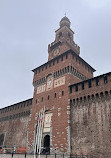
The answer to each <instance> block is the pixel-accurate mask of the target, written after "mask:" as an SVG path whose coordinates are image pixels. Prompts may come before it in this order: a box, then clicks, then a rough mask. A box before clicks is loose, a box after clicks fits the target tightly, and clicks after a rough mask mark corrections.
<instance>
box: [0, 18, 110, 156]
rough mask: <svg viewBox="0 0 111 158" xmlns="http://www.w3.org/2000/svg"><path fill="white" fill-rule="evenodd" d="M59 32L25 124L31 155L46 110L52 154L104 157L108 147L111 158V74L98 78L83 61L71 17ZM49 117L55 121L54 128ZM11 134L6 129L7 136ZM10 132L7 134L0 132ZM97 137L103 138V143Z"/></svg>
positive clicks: (37, 72)
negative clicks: (110, 151)
mask: <svg viewBox="0 0 111 158" xmlns="http://www.w3.org/2000/svg"><path fill="white" fill-rule="evenodd" d="M55 33H56V34H55V41H54V42H53V43H51V44H50V45H49V46H48V55H49V56H48V62H46V63H45V64H43V65H41V66H39V67H38V68H35V69H34V70H33V72H34V78H33V86H34V94H33V99H32V105H31V108H30V116H28V123H26V124H25V122H24V125H23V126H25V125H26V127H27V132H25V133H27V134H26V135H27V136H26V137H27V142H26V146H27V148H28V151H32V150H35V144H36V143H37V141H38V140H37V141H36V139H37V138H36V136H37V129H38V127H39V124H38V119H40V117H39V114H40V111H41V109H44V108H45V114H44V115H45V116H44V126H43V128H42V129H43V130H42V138H41V139H40V141H41V146H45V143H46V144H47V142H45V138H46V137H45V136H49V138H50V140H49V141H50V142H49V144H50V152H55V151H56V152H58V153H61V152H64V153H68V154H70V153H72V154H89V155H95V156H96V157H97V158H99V157H100V156H101V155H102V148H103V147H104V146H106V147H107V150H106V151H107V157H108V158H110V156H109V153H108V149H110V148H109V145H110V143H109V142H108V143H107V141H106V142H105V143H104V142H103V135H104V138H105V139H107V140H108V139H109V137H110V133H109V132H108V131H107V130H109V127H108V128H107V127H106V126H105V125H103V122H102V121H103V120H104V124H105V122H107V120H108V121H109V123H110V118H107V112H105V111H109V109H110V105H111V98H110V94H111V74H110V73H108V74H105V75H101V76H98V77H95V78H93V72H94V71H95V70H94V69H93V68H92V67H91V66H90V65H89V64H88V63H87V62H85V61H84V60H83V59H82V58H81V57H80V56H79V55H80V47H79V46H78V45H77V44H75V42H74V32H73V31H72V30H71V29H70V21H69V19H68V18H67V17H64V18H62V20H61V21H60V28H59V29H58V30H57V31H55ZM100 98H101V100H99V99H100ZM102 99H103V100H102ZM103 104H104V106H103ZM107 104H108V108H106V105H107ZM99 106H100V107H101V108H100V107H99ZM102 106H103V107H102ZM12 107H13V106H12ZM97 110H98V112H97ZM104 110H105V111H104ZM1 111H3V109H1ZM101 111H102V112H101ZM100 113H101V114H100ZM102 114H103V116H104V117H102ZM8 115H9V112H8ZM46 115H47V116H46ZM49 115H50V116H49ZM109 115H110V114H109ZM0 117H1V122H0V124H2V126H5V122H10V120H3V116H0ZM21 117H22V116H21ZM47 117H48V119H49V120H50V121H49V122H48V123H47V121H46V118H47ZM97 117H99V119H97ZM100 117H101V119H100ZM108 117H109V116H108ZM98 120H99V121H98ZM45 121H46V122H45ZM45 123H46V125H47V124H48V126H46V125H45ZM98 124H99V125H100V128H99V131H100V130H102V127H103V128H104V130H102V131H101V132H100V133H98V128H97V126H98ZM23 126H22V127H23ZM105 128H107V130H105ZM88 129H89V131H90V132H91V131H92V132H91V133H93V130H94V134H93V136H92V135H91V133H90V132H89V131H88ZM6 130H7V129H6V128H5V127H4V131H6ZM4 131H3V129H1V130H0V133H4ZM22 132H23V131H22ZM99 134H100V135H99ZM107 134H108V136H106V135H107ZM97 137H98V139H99V137H100V140H98V143H97V142H96V138H97ZM24 141H26V139H24ZM39 143H40V142H39ZM4 144H6V143H4ZM49 144H48V145H49ZM37 145H38V144H37ZM96 145H98V146H100V147H97V146H96ZM24 146H25V145H24ZM36 150H37V149H36ZM37 152H38V151H37ZM97 152H98V153H97ZM104 152H105V150H104Z"/></svg>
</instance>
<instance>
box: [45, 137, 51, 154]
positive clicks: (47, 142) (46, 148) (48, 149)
mask: <svg viewBox="0 0 111 158" xmlns="http://www.w3.org/2000/svg"><path fill="white" fill-rule="evenodd" d="M44 148H45V150H46V152H47V153H50V136H49V135H46V136H45V137H44Z"/></svg>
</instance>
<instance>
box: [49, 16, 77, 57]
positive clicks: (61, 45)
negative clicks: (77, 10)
mask: <svg viewBox="0 0 111 158" xmlns="http://www.w3.org/2000/svg"><path fill="white" fill-rule="evenodd" d="M59 25H60V28H59V29H57V30H56V31H55V41H54V42H52V43H51V44H49V45H48V53H49V58H48V60H51V59H53V58H55V57H57V56H58V55H60V54H62V53H64V52H65V51H67V50H69V49H72V50H73V51H75V53H76V54H77V55H79V54H80V47H79V46H78V45H77V44H75V42H74V32H73V31H72V30H71V28H70V25H71V22H70V20H69V19H68V18H67V17H66V16H65V17H63V18H62V19H61V21H60V23H59Z"/></svg>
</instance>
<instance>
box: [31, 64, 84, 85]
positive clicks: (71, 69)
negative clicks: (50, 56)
mask: <svg viewBox="0 0 111 158" xmlns="http://www.w3.org/2000/svg"><path fill="white" fill-rule="evenodd" d="M67 73H70V74H72V75H74V76H76V77H77V78H79V79H81V80H82V81H83V80H86V79H87V78H86V77H85V76H84V75H83V74H81V73H80V72H78V71H77V70H76V69H75V68H74V67H72V66H67V67H65V68H63V69H60V70H58V71H56V72H54V73H53V77H54V79H56V78H58V77H61V76H63V75H65V74H67ZM46 81H47V77H44V78H41V79H40V80H37V81H36V82H34V83H33V86H34V87H36V86H38V85H41V84H44V83H46Z"/></svg>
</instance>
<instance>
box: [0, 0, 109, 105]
mask: <svg viewBox="0 0 111 158" xmlns="http://www.w3.org/2000/svg"><path fill="white" fill-rule="evenodd" d="M65 13H66V14H67V17H68V18H69V19H70V21H71V28H72V30H74V32H75V38H74V40H75V42H76V43H77V44H78V45H79V46H80V49H81V53H80V56H81V57H82V58H83V59H84V60H86V61H87V62H88V63H89V64H90V65H91V66H92V67H94V68H95V69H96V70H97V71H96V73H95V74H94V76H97V75H100V74H103V73H107V72H110V71H111V48H110V46H111V1H110V0H93V1H92V0H69V1H68V0H61V1H60V0H56V1H53V0H47V1H45V0H44V1H43V0H0V69H1V73H0V108H2V107H4V106H8V105H11V104H14V103H17V102H19V101H22V100H25V99H28V98H31V97H33V86H32V80H33V73H32V72H31V70H32V69H33V68H35V67H38V66H39V65H41V64H43V63H44V62H47V59H48V52H47V48H48V44H50V43H51V42H53V41H54V38H55V32H54V31H55V30H56V29H58V28H59V21H60V20H61V18H62V17H63V16H64V14H65Z"/></svg>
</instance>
